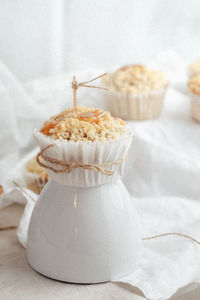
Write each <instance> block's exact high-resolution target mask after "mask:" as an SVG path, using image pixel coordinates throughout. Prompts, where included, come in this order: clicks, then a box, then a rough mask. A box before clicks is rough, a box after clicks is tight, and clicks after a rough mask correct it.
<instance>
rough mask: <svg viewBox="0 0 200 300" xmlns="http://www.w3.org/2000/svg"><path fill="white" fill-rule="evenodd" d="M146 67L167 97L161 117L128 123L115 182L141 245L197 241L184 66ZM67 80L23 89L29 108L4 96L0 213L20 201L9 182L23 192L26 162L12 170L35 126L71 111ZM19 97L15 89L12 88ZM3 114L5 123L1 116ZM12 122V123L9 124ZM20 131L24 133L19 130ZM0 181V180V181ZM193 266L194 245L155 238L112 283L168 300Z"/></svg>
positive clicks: (197, 129) (84, 98) (192, 135)
mask: <svg viewBox="0 0 200 300" xmlns="http://www.w3.org/2000/svg"><path fill="white" fill-rule="evenodd" d="M150 64H151V65H154V66H157V67H159V66H160V68H162V69H164V70H165V71H166V73H167V74H168V76H169V79H170V81H171V84H172V87H170V88H169V90H168V92H167V95H166V99H165V105H164V108H163V113H162V115H161V117H160V118H159V119H157V120H151V121H140V122H133V121H132V122H128V123H129V126H130V128H131V129H132V130H133V137H134V138H133V144H132V147H131V149H130V152H129V158H128V163H127V164H126V169H125V175H124V178H123V180H124V183H125V184H126V186H127V188H128V190H129V192H130V194H131V196H132V197H134V198H135V202H136V203H137V209H138V211H139V215H140V218H141V222H142V230H143V237H149V236H152V235H156V234H160V233H165V232H179V233H183V234H188V235H191V236H193V237H195V238H196V239H198V240H200V233H199V227H200V218H199V215H200V202H199V198H200V186H199V178H200V151H199V149H200V138H199V137H200V125H199V124H197V123H195V122H193V121H192V120H191V116H190V101H189V98H188V97H187V95H186V94H185V92H186V89H185V84H186V78H187V70H186V66H185V64H184V62H182V61H181V60H180V59H179V58H178V57H177V55H176V54H174V53H172V52H167V53H164V54H161V55H159V56H158V57H157V58H156V59H155V60H153V61H152V62H150ZM100 73H101V71H99V72H95V74H93V75H96V74H100ZM1 77H4V74H3V72H1V68H0V81H1V83H4V82H3V80H2V79H1ZM77 77H78V79H81V80H87V79H88V78H90V77H91V73H90V74H85V75H81V77H82V78H80V77H79V76H77ZM84 77H85V78H84ZM70 79H71V74H66V75H62V76H60V77H58V78H55V79H53V78H52V79H44V80H40V81H39V80H38V81H35V82H33V83H30V84H29V85H27V86H26V90H27V91H28V93H29V95H31V96H32V99H34V100H29V99H27V100H26V104H24V102H25V98H24V99H22V98H19V97H18V100H15V95H14V94H12V95H10V96H9V102H8V101H6V100H5V101H4V103H3V105H4V106H5V109H7V110H5V112H4V114H2V116H1V121H0V122H1V124H2V126H3V125H4V122H7V123H8V124H9V122H11V124H12V126H10V127H9V130H10V133H9V138H8V137H7V134H6V133H5V134H4V135H1V144H3V147H4V148H2V149H1V151H2V154H1V161H0V163H1V167H2V168H1V176H2V178H1V183H2V184H3V187H5V195H4V196H2V197H1V205H6V204H8V203H10V202H11V201H16V200H18V201H24V197H23V199H22V196H20V195H21V194H19V193H18V194H17V195H18V198H16V190H15V189H14V190H13V185H11V181H12V180H13V179H14V180H15V181H17V182H18V183H19V184H20V185H21V186H24V182H23V174H22V173H23V172H22V169H23V167H22V166H23V165H24V163H25V161H26V160H27V159H28V157H30V154H28V156H27V157H25V158H24V160H23V162H22V163H21V162H19V164H18V165H17V166H16V168H12V166H13V165H14V164H15V163H16V162H17V161H18V160H19V158H20V157H22V156H23V155H24V153H25V152H28V150H27V149H28V146H29V145H32V144H31V142H30V139H29V137H30V136H31V135H32V131H33V128H34V127H35V126H39V124H40V122H41V121H42V120H44V118H46V117H47V115H51V114H55V113H56V112H58V111H59V110H60V109H61V108H63V107H64V106H66V107H67V106H68V105H71V103H72V98H71V94H72V93H71V90H70V88H69V87H66V82H69V81H70ZM14 85H15V86H16V81H14V79H13V82H11V85H9V86H5V85H3V88H4V89H3V88H1V91H2V93H3V94H4V92H5V94H7V95H8V92H9V91H10V90H12V86H14ZM18 87H19V86H18ZM20 91H23V89H22V88H20ZM19 93H20V92H19ZM23 93H24V91H23ZM102 93H103V92H102V91H93V90H91V89H82V91H79V92H78V102H79V103H80V104H87V105H93V106H101V107H105V104H104V102H103V99H102V98H103V94H102ZM27 98H28V96H27ZM3 99H4V97H3ZM19 99H20V100H19ZM22 100H23V101H22ZM14 101H18V102H17V103H18V114H17V111H14V110H13V107H14V104H15V103H14ZM20 101H21V102H20ZM34 101H35V104H34V105H33V104H32V103H33V102H34ZM7 103H9V106H8V104H7ZM38 103H40V106H39V105H38ZM24 105H25V106H27V111H26V112H25V115H24V114H22V113H23V111H24ZM29 107H31V108H30V110H29ZM38 109H39V110H38ZM10 110H11V111H12V115H10V114H9V112H10ZM28 113H29V115H28ZM27 116H28V117H27ZM13 120H17V122H15V123H13ZM19 120H20V122H19ZM7 123H6V124H7ZM19 125H23V126H22V127H19ZM13 126H15V127H14V128H13ZM24 126H26V131H24V130H23V128H24ZM14 130H15V131H14ZM16 130H18V131H17V132H16ZM16 136H17V137H19V138H18V140H17V141H16V142H15V143H16V145H15V147H13V149H12V144H13V143H14V142H13V143H11V141H13V140H14V139H15V140H16ZM9 143H10V144H9ZM15 143H14V144H15ZM6 147H7V148H6ZM9 148H11V149H12V163H11V164H8V163H10V162H11V156H10V155H11V154H7V152H8V149H9ZM6 149H7V150H6ZM31 155H33V154H31ZM4 174H5V175H6V176H3V175H4ZM3 179H4V180H3ZM29 192H30V191H29ZM13 193H15V194H13ZM31 195H32V196H34V195H33V194H31ZM30 203H31V202H30V199H29V200H28V204H27V206H26V209H25V213H24V216H23V218H22V220H21V222H20V227H19V229H18V237H19V239H20V241H21V243H22V244H23V245H24V246H25V244H26V235H27V228H28V222H29V218H30V215H31V210H32V208H33V206H34V205H33V203H32V204H30ZM199 264H200V247H199V246H198V245H197V244H194V243H193V242H191V241H189V240H187V239H184V238H182V237H177V236H168V237H162V238H159V239H154V240H150V241H144V252H143V257H142V260H141V262H140V264H139V267H138V268H137V269H136V270H133V273H132V274H130V275H129V276H126V277H124V278H120V279H119V281H122V282H127V283H129V284H132V285H134V286H137V287H138V288H140V289H141V290H142V292H143V293H144V295H145V296H146V297H147V298H148V299H152V300H161V299H162V300H164V299H168V298H170V297H171V296H172V295H173V294H174V293H175V292H176V291H177V290H178V289H179V288H181V287H183V286H186V285H188V284H190V283H192V282H200V268H199Z"/></svg>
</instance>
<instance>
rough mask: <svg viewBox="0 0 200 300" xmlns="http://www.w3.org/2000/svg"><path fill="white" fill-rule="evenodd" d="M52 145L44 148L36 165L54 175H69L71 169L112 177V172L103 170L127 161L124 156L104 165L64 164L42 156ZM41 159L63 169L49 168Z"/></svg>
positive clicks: (38, 155)
mask: <svg viewBox="0 0 200 300" xmlns="http://www.w3.org/2000/svg"><path fill="white" fill-rule="evenodd" d="M54 146H55V145H54V144H51V145H48V146H46V147H45V148H43V149H42V150H41V151H40V152H39V153H38V154H37V156H36V159H37V162H38V164H39V165H40V166H41V167H43V168H46V169H49V170H51V171H53V172H55V173H66V174H69V173H70V172H71V171H72V170H73V169H78V168H81V169H84V170H92V171H97V172H99V173H101V174H103V175H108V176H111V175H113V173H114V171H112V170H107V169H105V167H109V166H113V165H119V164H121V163H122V162H123V161H125V160H126V159H127V155H126V156H124V157H123V158H122V159H119V160H116V161H108V162H105V163H100V164H90V163H89V164H83V163H78V162H69V163H66V162H64V161H62V160H59V159H56V158H53V157H49V156H46V155H44V152H45V151H46V150H47V149H49V148H51V147H54ZM41 158H43V159H44V160H45V161H48V162H50V163H52V164H53V165H56V166H61V167H63V168H62V169H56V168H54V167H53V166H49V165H47V164H45V163H44V162H42V161H41Z"/></svg>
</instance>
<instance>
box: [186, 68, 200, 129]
mask: <svg viewBox="0 0 200 300" xmlns="http://www.w3.org/2000/svg"><path fill="white" fill-rule="evenodd" d="M188 89H189V93H190V99H191V112H192V118H193V119H194V120H195V121H197V122H199V123H200V73H198V74H196V75H194V76H192V77H191V78H190V79H189V81H188Z"/></svg>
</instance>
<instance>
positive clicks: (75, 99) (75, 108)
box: [72, 76, 78, 113]
mask: <svg viewBox="0 0 200 300" xmlns="http://www.w3.org/2000/svg"><path fill="white" fill-rule="evenodd" d="M72 88H73V108H74V111H75V113H77V89H78V85H77V81H76V76H73V82H72Z"/></svg>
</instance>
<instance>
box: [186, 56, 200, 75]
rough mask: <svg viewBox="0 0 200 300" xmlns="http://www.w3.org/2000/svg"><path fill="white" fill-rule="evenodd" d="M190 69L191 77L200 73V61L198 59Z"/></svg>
mask: <svg viewBox="0 0 200 300" xmlns="http://www.w3.org/2000/svg"><path fill="white" fill-rule="evenodd" d="M188 69H189V72H188V73H189V77H192V76H194V75H196V74H198V73H200V59H197V60H196V61H195V62H194V63H193V64H191V65H190V66H189V68H188Z"/></svg>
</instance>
